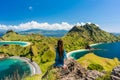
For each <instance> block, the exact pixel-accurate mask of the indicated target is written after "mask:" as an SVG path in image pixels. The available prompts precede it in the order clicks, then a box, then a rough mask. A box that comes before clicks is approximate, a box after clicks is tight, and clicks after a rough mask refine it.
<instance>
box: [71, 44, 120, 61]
mask: <svg viewBox="0 0 120 80" xmlns="http://www.w3.org/2000/svg"><path fill="white" fill-rule="evenodd" d="M91 47H92V50H88V49H84V50H78V51H73V52H72V53H71V55H70V56H71V57H73V58H74V59H79V58H80V57H82V56H84V55H85V54H87V53H90V52H92V53H94V54H96V55H98V56H101V57H105V58H115V57H116V58H118V59H120V42H113V43H101V44H95V45H91Z"/></svg>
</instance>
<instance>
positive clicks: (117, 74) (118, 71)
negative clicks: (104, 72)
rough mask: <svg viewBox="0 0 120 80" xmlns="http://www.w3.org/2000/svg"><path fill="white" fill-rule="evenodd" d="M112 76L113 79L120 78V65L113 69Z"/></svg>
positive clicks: (119, 79)
mask: <svg viewBox="0 0 120 80" xmlns="http://www.w3.org/2000/svg"><path fill="white" fill-rule="evenodd" d="M110 77H111V80H120V65H119V66H117V67H115V68H114V69H113V70H112V72H111V76H110Z"/></svg>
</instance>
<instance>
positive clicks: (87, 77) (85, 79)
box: [43, 60, 104, 80]
mask: <svg viewBox="0 0 120 80" xmlns="http://www.w3.org/2000/svg"><path fill="white" fill-rule="evenodd" d="M65 64H66V65H67V67H68V69H67V70H64V69H63V68H61V67H60V68H53V67H52V68H50V69H49V70H48V71H47V72H46V73H45V75H44V76H43V80H44V79H47V80H49V76H51V74H54V75H52V76H54V77H56V78H55V79H58V80H95V79H96V78H98V77H102V76H103V75H104V73H101V72H99V71H96V70H86V69H85V68H83V67H82V66H81V65H80V64H79V63H78V62H76V61H75V60H67V61H65ZM53 71H54V72H53ZM51 72H53V73H51Z"/></svg>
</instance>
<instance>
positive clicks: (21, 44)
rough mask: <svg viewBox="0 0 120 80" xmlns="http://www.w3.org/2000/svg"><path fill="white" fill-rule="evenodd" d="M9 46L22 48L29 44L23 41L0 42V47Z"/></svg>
mask: <svg viewBox="0 0 120 80" xmlns="http://www.w3.org/2000/svg"><path fill="white" fill-rule="evenodd" d="M9 44H14V45H20V46H27V45H28V42H22V41H0V46H2V45H9Z"/></svg>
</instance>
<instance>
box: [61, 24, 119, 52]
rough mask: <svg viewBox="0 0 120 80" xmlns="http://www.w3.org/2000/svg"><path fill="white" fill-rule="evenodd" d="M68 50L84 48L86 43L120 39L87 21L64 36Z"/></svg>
mask: <svg viewBox="0 0 120 80" xmlns="http://www.w3.org/2000/svg"><path fill="white" fill-rule="evenodd" d="M63 40H64V42H65V47H66V48H67V51H68V52H69V51H72V50H77V49H81V48H84V47H85V46H86V45H89V44H93V43H99V42H114V41H118V40H120V39H119V38H118V37H117V36H114V35H113V34H111V33H108V32H106V31H104V30H102V29H100V28H99V27H98V26H96V25H95V24H93V23H91V24H88V23H86V24H85V25H81V26H74V27H73V28H72V29H71V30H70V31H69V32H68V33H67V34H66V35H65V36H64V37H63Z"/></svg>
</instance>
